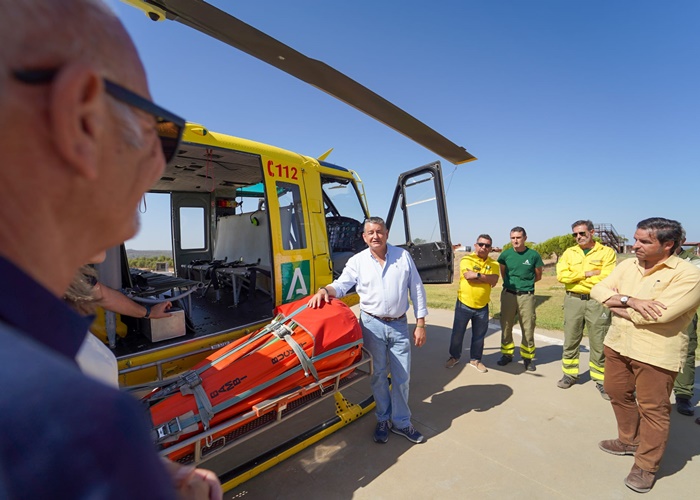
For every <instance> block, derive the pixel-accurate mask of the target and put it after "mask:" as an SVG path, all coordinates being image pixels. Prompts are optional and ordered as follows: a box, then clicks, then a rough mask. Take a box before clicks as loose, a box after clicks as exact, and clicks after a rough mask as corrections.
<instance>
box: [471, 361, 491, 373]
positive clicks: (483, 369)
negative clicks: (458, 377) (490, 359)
mask: <svg viewBox="0 0 700 500" xmlns="http://www.w3.org/2000/svg"><path fill="white" fill-rule="evenodd" d="M469 366H471V367H472V368H474V369H475V370H476V371H478V372H479V373H486V372H487V371H489V370H488V368H486V366H484V363H482V362H481V360H480V359H472V360H471V361H470V362H469Z"/></svg>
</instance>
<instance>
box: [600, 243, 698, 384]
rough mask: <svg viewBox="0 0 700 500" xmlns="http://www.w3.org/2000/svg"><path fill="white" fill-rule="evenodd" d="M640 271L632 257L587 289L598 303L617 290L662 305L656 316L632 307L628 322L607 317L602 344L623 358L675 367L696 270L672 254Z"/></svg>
mask: <svg viewBox="0 0 700 500" xmlns="http://www.w3.org/2000/svg"><path fill="white" fill-rule="evenodd" d="M644 272H645V270H644V268H643V267H642V266H640V265H639V261H638V260H637V259H628V260H625V261H623V262H621V263H620V265H618V266H617V267H616V268H615V269H614V270H613V271H612V273H610V275H609V276H608V277H607V278H605V279H604V280H603V281H601V282H600V283H598V284H597V285H595V286H594V287H593V289H592V290H591V297H593V298H594V299H595V300H597V301H598V302H601V303H603V302H605V301H606V300H608V299H609V298H610V297H612V296H613V295H616V294H618V293H619V294H621V295H628V296H630V297H635V298H638V299H652V300H658V301H659V302H661V303H662V304H663V305H665V306H666V309H665V310H663V311H662V315H661V317H660V318H658V319H656V320H651V319H649V320H647V319H644V317H643V316H642V315H641V314H639V313H638V312H637V311H635V310H633V309H632V308H628V312H629V315H630V318H631V321H629V320H627V319H624V318H621V317H620V316H617V315H613V318H612V324H611V326H610V330H608V334H607V336H606V337H605V342H604V343H605V345H606V346H608V347H609V348H611V349H613V350H615V351H617V352H619V353H620V354H622V355H623V356H627V357H628V358H632V359H636V360H637V361H641V362H643V363H649V364H650V365H654V366H658V367H660V368H664V369H666V370H670V371H674V372H677V371H680V369H681V367H682V366H683V364H684V363H685V357H686V353H687V351H688V336H687V335H686V333H685V329H686V327H687V326H688V324H689V323H690V320H691V319H692V317H693V315H694V314H695V311H696V309H697V308H698V306H700V269H698V268H697V267H695V266H694V265H692V264H689V263H688V262H686V261H684V260H682V259H679V258H678V257H676V256H675V255H672V256H671V257H669V258H668V259H666V260H665V261H663V262H661V263H660V264H657V265H656V266H654V267H653V268H652V269H651V270H650V272H649V273H648V274H646V275H645V274H644Z"/></svg>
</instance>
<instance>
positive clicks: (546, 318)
mask: <svg viewBox="0 0 700 500" xmlns="http://www.w3.org/2000/svg"><path fill="white" fill-rule="evenodd" d="M463 256H464V252H458V253H457V255H456V256H455V279H454V282H453V283H452V284H451V285H430V286H426V287H425V290H426V295H427V297H428V307H432V308H435V309H454V307H455V301H456V300H457V289H458V286H459V260H460V259H461V258H462V257H463ZM491 257H492V258H497V256H495V255H492V256H491ZM502 289H503V282H502V281H501V280H499V281H498V285H496V286H495V287H494V289H493V290H491V302H490V303H489V313H490V315H491V317H492V318H499V317H500V313H501V301H500V297H501V290H502ZM535 301H536V303H537V306H536V307H537V308H536V312H537V326H538V327H539V328H544V329H546V330H562V329H563V327H564V325H563V323H564V314H563V311H562V307H563V305H564V285H562V284H561V283H559V282H558V281H557V277H556V271H555V269H554V264H553V263H547V262H545V268H544V272H543V273H542V280H540V281H539V282H537V284H536V285H535Z"/></svg>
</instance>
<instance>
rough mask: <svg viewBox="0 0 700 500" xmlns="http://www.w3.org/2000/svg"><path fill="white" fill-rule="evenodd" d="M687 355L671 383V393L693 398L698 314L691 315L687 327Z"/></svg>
mask: <svg viewBox="0 0 700 500" xmlns="http://www.w3.org/2000/svg"><path fill="white" fill-rule="evenodd" d="M685 333H686V334H687V335H688V356H686V358H685V365H683V370H682V371H681V372H680V373H679V374H678V376H677V377H676V381H675V382H674V384H673V393H674V394H675V395H676V396H681V397H685V398H688V399H693V386H694V385H695V351H696V350H697V348H698V315H697V314H696V315H695V316H693V319H692V320H691V322H690V324H689V325H688V328H687V329H686V330H685Z"/></svg>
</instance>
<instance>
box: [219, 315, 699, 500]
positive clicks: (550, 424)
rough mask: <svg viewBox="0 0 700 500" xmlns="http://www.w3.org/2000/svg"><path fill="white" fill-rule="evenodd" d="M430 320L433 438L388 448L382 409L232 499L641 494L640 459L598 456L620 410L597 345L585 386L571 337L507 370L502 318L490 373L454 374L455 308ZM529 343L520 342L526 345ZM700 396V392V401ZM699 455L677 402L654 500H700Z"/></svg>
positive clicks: (419, 403)
mask: <svg viewBox="0 0 700 500" xmlns="http://www.w3.org/2000/svg"><path fill="white" fill-rule="evenodd" d="M428 324H429V326H428V330H427V335H428V341H427V344H426V345H425V346H424V347H423V348H421V349H416V348H414V350H413V366H412V370H411V375H412V379H411V396H410V398H411V409H412V412H413V423H414V425H415V427H416V428H417V429H419V430H420V431H421V432H422V433H423V434H424V435H425V436H426V437H427V442H425V443H423V444H420V445H414V444H412V443H410V442H409V441H407V440H406V439H405V438H403V437H401V436H397V435H395V434H390V438H389V442H388V443H386V444H383V445H380V444H376V443H374V442H373V441H372V438H371V436H372V432H373V430H374V426H375V423H376V420H375V419H374V416H373V415H371V414H370V415H367V416H365V417H363V418H361V419H360V420H359V421H357V422H354V423H352V424H350V425H349V426H347V427H345V428H343V429H341V430H340V431H338V432H336V433H334V434H332V435H330V436H328V437H327V438H325V439H324V440H322V441H320V442H319V443H318V444H316V445H315V446H312V447H310V448H307V449H306V450H304V451H302V452H300V453H298V454H297V455H295V456H293V457H291V458H290V459H288V460H286V461H285V462H282V463H281V464H279V465H277V466H276V467H274V468H272V469H270V470H269V471H267V472H264V473H262V474H260V475H259V476H257V477H255V478H253V479H251V480H250V481H248V482H246V483H243V484H242V485H240V486H239V487H237V488H235V489H234V490H233V491H231V492H229V493H228V494H226V495H225V498H256V499H257V498H304V499H351V498H352V499H397V498H407V499H432V498H500V499H502V498H509V497H512V496H525V497H526V498H529V499H558V498H567V499H579V498H580V499H583V498H595V499H596V500H602V499H625V498H637V497H639V494H638V493H635V492H633V491H632V490H630V489H628V488H627V487H626V486H625V485H624V483H623V479H624V478H625V477H626V475H627V473H628V472H629V470H630V468H631V467H632V464H633V457H629V456H624V457H619V456H614V455H610V454H607V453H604V452H602V451H601V450H599V449H598V442H599V441H601V440H603V439H610V438H614V437H617V433H616V425H615V418H614V415H613V412H612V409H611V407H610V403H609V402H608V401H605V400H603V399H602V398H601V396H600V394H599V393H598V391H597V389H596V387H595V383H594V382H592V381H591V380H590V379H589V378H588V372H587V366H588V352H587V349H586V350H585V352H582V353H581V367H582V371H583V370H585V371H584V372H583V373H582V376H581V378H580V382H579V384H577V385H575V386H574V387H572V388H570V389H567V390H562V389H559V388H558V387H557V386H556V382H557V380H559V379H560V378H561V363H560V360H561V340H562V334H561V333H559V332H544V331H538V332H537V339H536V343H537V353H536V361H537V371H536V372H534V373H533V372H525V370H524V367H523V364H522V362H521V361H520V358H519V355H518V352H517V348H516V356H515V361H514V362H513V363H511V364H510V365H507V366H505V367H500V366H497V365H496V361H497V360H498V358H499V357H500V352H499V345H500V328H499V327H498V325H497V323H492V324H491V328H490V330H489V335H488V336H487V338H486V347H485V351H484V359H483V361H484V363H485V365H486V366H487V367H488V369H489V371H488V373H483V374H482V373H479V372H477V371H476V370H475V369H473V368H471V367H469V366H468V363H466V362H465V360H468V359H469V355H468V352H466V353H465V355H464V356H463V357H462V362H461V363H460V364H458V365H457V366H455V367H454V368H452V369H449V370H448V369H446V368H445V367H444V364H445V361H446V360H447V358H448V353H447V348H448V343H449V338H450V332H451V327H452V311H443V310H431V312H430V316H429V317H428ZM470 334H471V332H470V331H468V332H467V335H466V336H465V348H466V349H468V340H469V338H470ZM518 341H519V336H516V346H517V345H518ZM586 341H587V339H584V343H586ZM696 389H697V384H696ZM343 394H344V395H345V396H346V397H347V398H348V399H350V400H352V401H355V402H359V401H360V400H361V399H364V397H365V396H366V395H367V394H369V384H368V383H364V382H363V383H362V384H358V386H356V387H352V388H349V389H347V391H344V392H343ZM697 395H698V391H697V390H696V397H695V399H694V401H697ZM698 414H699V415H700V412H698ZM315 423H317V422H315ZM698 455H700V426H698V425H696V424H695V423H694V418H690V417H685V416H681V415H679V414H678V413H677V412H676V411H675V406H674V408H673V411H672V424H671V436H670V441H669V444H668V447H667V449H666V454H665V456H664V460H663V462H662V465H661V470H660V471H659V473H658V474H657V482H656V485H655V486H654V489H653V490H652V491H651V492H649V493H647V494H646V496H645V498H649V499H655V498H656V499H661V498H664V499H666V498H684V497H690V496H694V495H695V494H697V491H698V486H700V460H699V459H698V458H697V457H698Z"/></svg>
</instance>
